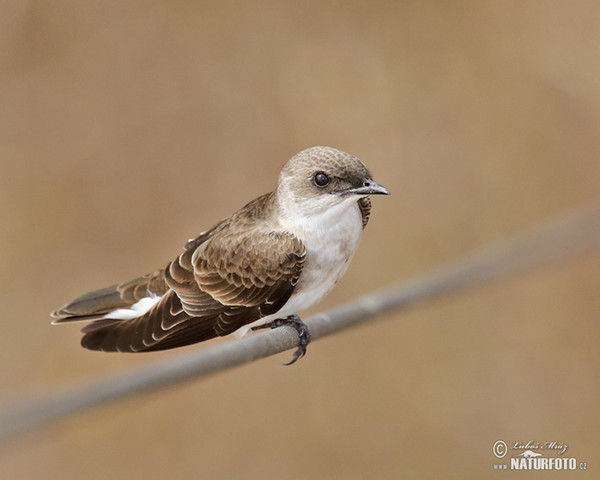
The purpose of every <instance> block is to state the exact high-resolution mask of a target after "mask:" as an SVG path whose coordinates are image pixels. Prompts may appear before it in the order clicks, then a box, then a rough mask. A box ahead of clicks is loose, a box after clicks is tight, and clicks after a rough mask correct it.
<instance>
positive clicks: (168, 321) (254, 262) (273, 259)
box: [82, 197, 306, 352]
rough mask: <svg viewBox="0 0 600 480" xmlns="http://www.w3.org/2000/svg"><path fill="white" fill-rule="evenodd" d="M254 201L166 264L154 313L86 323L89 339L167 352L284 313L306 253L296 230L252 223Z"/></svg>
mask: <svg viewBox="0 0 600 480" xmlns="http://www.w3.org/2000/svg"><path fill="white" fill-rule="evenodd" d="M261 200H264V199H263V198H262V197H261V198H260V199H258V200H257V202H258V201H261ZM254 206H255V205H254V204H253V203H252V204H249V205H248V206H246V207H245V209H243V210H242V211H240V212H238V213H237V214H235V215H234V216H232V217H230V218H229V219H228V220H227V221H226V222H222V223H221V224H219V225H218V227H217V228H214V229H213V230H212V231H211V235H210V236H207V237H205V238H203V239H202V241H191V242H189V243H188V245H187V246H186V250H185V251H184V252H183V253H182V254H181V255H180V256H179V257H178V258H177V259H176V260H175V261H173V262H171V263H170V264H169V265H168V267H167V269H166V270H164V281H165V284H166V285H167V286H168V288H169V291H168V292H167V293H166V294H165V295H163V297H162V298H161V300H160V301H159V302H158V303H157V304H156V305H154V306H153V307H152V308H151V309H150V310H149V311H148V312H146V313H145V314H144V315H142V316H139V317H137V318H134V319H131V320H112V319H100V320H96V321H95V322H93V323H92V324H90V325H88V326H86V327H85V328H84V329H83V332H84V333H85V335H84V337H83V339H82V345H83V346H84V347H86V348H90V349H93V350H105V351H133V352H139V351H151V350H163V349H168V348H175V347H179V346H183V345H188V344H191V343H196V342H200V341H204V340H208V339H210V338H213V337H215V336H222V335H227V334H229V333H231V332H233V331H235V330H237V329H238V328H240V327H241V326H243V325H246V324H249V323H252V322H254V321H256V320H258V319H260V318H262V317H264V316H266V315H270V314H272V313H276V312H277V311H278V310H279V309H280V308H281V307H282V306H283V305H284V304H285V303H286V302H287V300H288V299H289V298H290V296H291V295H292V292H293V291H294V288H295V286H296V283H297V282H298V278H299V277H300V273H301V271H302V266H303V263H304V258H305V255H306V251H305V249H304V246H303V245H302V243H301V242H300V241H299V240H298V239H297V238H296V237H294V236H293V235H291V234H287V233H275V232H262V233H261V232H260V230H259V229H257V228H251V227H256V226H257V224H260V217H258V216H257V214H256V209H255V208H253V207H254ZM257 230H258V232H257ZM199 238H200V237H199Z"/></svg>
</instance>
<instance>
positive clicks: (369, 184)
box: [339, 180, 390, 195]
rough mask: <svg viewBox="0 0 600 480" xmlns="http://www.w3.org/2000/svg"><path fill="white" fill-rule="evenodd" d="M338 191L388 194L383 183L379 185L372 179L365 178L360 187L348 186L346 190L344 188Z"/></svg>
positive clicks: (356, 193)
mask: <svg viewBox="0 0 600 480" xmlns="http://www.w3.org/2000/svg"><path fill="white" fill-rule="evenodd" d="M339 193H343V194H346V193H352V194H355V195H389V194H390V191H389V190H388V189H387V188H385V187H384V186H383V185H379V184H378V183H377V182H374V181H373V180H365V182H364V183H363V184H362V186H360V187H356V188H350V189H348V190H344V191H343V192H339Z"/></svg>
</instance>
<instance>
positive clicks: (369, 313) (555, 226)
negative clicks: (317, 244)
mask: <svg viewBox="0 0 600 480" xmlns="http://www.w3.org/2000/svg"><path fill="white" fill-rule="evenodd" d="M599 246H600V204H594V205H592V206H590V207H587V208H584V209H581V210H579V211H577V212H574V213H571V214H569V215H566V216H564V217H561V218H560V219H559V220H556V221H553V222H549V223H547V224H545V225H544V226H542V227H538V228H536V229H533V230H530V231H528V232H526V233H524V234H521V235H518V236H516V237H514V238H512V239H510V240H508V241H505V242H502V243H500V244H497V245H495V246H493V247H491V248H486V249H483V250H481V251H479V252H476V253H475V254H472V255H469V256H467V257H464V258H461V259H459V260H457V261H455V262H452V263H451V264H449V265H446V266H445V267H443V268H440V269H437V270H435V271H433V272H431V273H429V274H427V275H424V276H422V277H419V278H416V279H415V280H413V281H410V282H407V283H400V284H397V285H393V286H391V287H388V288H386V289H384V290H382V291H379V292H375V293H370V294H368V295H365V296H363V297H360V298H359V299H357V300H356V301H354V302H350V303H347V304H344V305H342V306H340V307H337V308H334V309H331V310H328V311H326V312H323V313H320V314H317V315H314V316H312V317H310V318H307V319H306V320H305V323H306V324H307V325H308V327H309V329H310V332H311V337H312V340H313V341H315V340H318V339H319V338H322V337H325V336H327V335H331V334H334V333H337V332H340V331H342V330H345V329H348V328H350V327H353V326H355V325H359V324H361V323H365V322H367V321H369V320H371V319H373V318H374V317H377V316H379V315H382V314H384V313H387V312H390V311H395V310H399V309H401V308H406V307H408V306H413V305H416V304H418V303H422V302H424V301H429V300H431V299H433V298H435V297H437V296H441V295H443V294H448V293H451V292H453V291H458V290H461V289H465V288H466V287H469V286H475V285H479V284H481V283H482V282H484V281H486V280H491V279H494V278H498V277H501V276H503V275H506V274H509V273H516V272H519V271H522V270H524V269H527V268H531V267H533V266H536V265H540V264H544V263H548V262H550V261H555V260H558V259H562V258H565V257H569V256H572V255H575V254H581V253H584V252H585V251H588V250H590V249H592V248H596V247H599ZM297 343H298V336H297V334H296V332H295V330H293V329H291V328H289V327H287V328H285V327H284V328H277V329H274V330H267V331H263V332H259V333H255V334H252V335H250V336H247V337H245V338H242V339H237V340H232V341H230V342H227V343H221V344H218V345H215V346H212V347H208V348H204V349H199V350H197V351H190V352H186V353H185V354H182V355H180V356H177V357H174V358H169V359H167V360H163V361H161V362H152V363H151V364H149V365H146V366H144V367H142V368H135V369H132V370H131V371H129V372H125V373H121V374H117V375H114V376H111V377H109V378H106V379H104V380H98V381H95V382H92V383H89V384H85V385H77V386H72V387H67V388H62V389H57V390H56V391H55V392H52V393H50V394H46V395H43V396H41V397H37V398H36V399H29V400H26V401H23V402H19V405H20V406H19V407H16V408H10V409H9V408H7V409H4V410H3V413H2V414H1V415H0V440H3V439H8V438H10V437H11V436H14V435H16V434H19V433H21V432H25V431H27V430H31V429H34V428H38V427H40V426H42V425H44V424H46V423H49V422H51V421H55V420H57V419H60V418H62V417H66V416H68V415H71V414H73V413H76V412H78V411H81V410H85V409H89V408H92V407H95V406H99V405H103V404H107V403H110V402H114V401H117V400H120V399H122V398H125V397H130V396H133V395H138V394H142V393H145V392H150V391H153V390H158V389H161V388H166V387H168V386H171V385H174V384H177V383H180V382H184V381H188V380H192V379H199V378H203V377H206V376H208V375H211V374H214V373H218V372H222V371H224V370H227V369H230V368H233V367H236V366H240V365H243V364H246V363H249V362H252V361H255V360H258V359H260V358H265V357H268V356H271V355H275V354H277V353H281V352H283V351H285V350H289V349H292V348H295V347H296V346H297Z"/></svg>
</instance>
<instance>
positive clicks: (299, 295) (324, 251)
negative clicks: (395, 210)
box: [51, 146, 390, 365]
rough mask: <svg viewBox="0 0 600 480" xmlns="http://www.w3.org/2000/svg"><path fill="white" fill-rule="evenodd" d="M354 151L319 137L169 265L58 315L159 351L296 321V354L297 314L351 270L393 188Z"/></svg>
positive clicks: (115, 341)
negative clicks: (272, 182)
mask: <svg viewBox="0 0 600 480" xmlns="http://www.w3.org/2000/svg"><path fill="white" fill-rule="evenodd" d="M389 194H390V192H389V191H388V190H387V189H386V188H385V187H383V186H382V185H380V184H378V183H376V182H375V181H374V180H373V178H372V176H371V173H370V172H369V170H368V169H367V167H366V166H365V165H364V164H363V163H362V162H361V161H360V160H359V159H358V158H357V157H355V156H353V155H350V154H348V153H346V152H344V151H342V150H338V149H336V148H333V147H327V146H316V147H311V148H307V149H305V150H302V151H301V152H299V153H297V154H296V155H294V156H293V157H292V158H291V159H290V160H289V161H288V162H287V163H286V164H285V165H284V166H283V168H282V170H281V172H280V175H279V180H278V184H277V188H276V189H275V190H273V191H271V192H270V193H267V194H265V195H262V196H260V197H258V198H256V199H254V200H252V201H251V202H249V203H248V204H246V205H245V206H244V207H242V208H241V209H240V210H238V211H237V212H235V213H233V214H232V215H230V216H229V217H227V218H224V219H223V220H221V221H220V222H218V223H217V224H215V225H214V226H212V227H211V228H210V229H208V230H206V231H204V232H202V233H200V234H199V235H198V236H197V237H195V238H192V239H190V240H189V241H188V242H187V244H185V247H184V248H183V251H182V252H181V254H180V255H179V256H178V257H176V258H175V259H174V260H173V261H171V262H169V263H168V264H167V265H166V266H165V267H163V268H159V269H158V270H155V271H153V272H151V273H148V274H146V275H143V276H140V277H137V278H134V279H133V280H129V281H126V282H122V283H118V284H115V285H111V286H109V287H106V288H102V289H100V290H95V291H92V292H89V293H86V294H83V295H81V296H79V297H77V298H75V299H74V300H73V301H71V302H69V303H67V304H66V305H64V306H63V307H61V308H59V309H58V310H56V311H55V312H53V313H52V314H51V316H52V317H53V319H54V320H53V322H52V323H53V324H64V323H70V322H73V321H85V322H87V324H86V325H85V326H84V327H83V328H82V330H81V332H82V333H83V337H82V339H81V345H82V346H83V347H85V348H86V349H89V350H100V351H105V352H152V351H158V350H166V349H172V348H176V347H182V346H186V345H190V344H194V343H198V342H203V341H205V340H210V339H212V338H215V337H221V336H224V335H228V334H231V333H234V332H236V331H241V330H244V329H245V330H248V329H252V330H256V329H260V328H277V327H280V326H284V325H287V326H290V327H292V328H294V329H295V330H296V331H297V332H298V336H299V341H298V347H297V349H296V350H295V352H294V354H293V358H292V360H291V361H290V362H289V363H287V364H286V365H289V364H292V363H294V362H295V361H296V360H297V359H298V358H301V357H303V356H304V355H305V354H306V346H307V345H308V343H309V342H310V332H309V330H308V327H307V326H306V324H305V323H304V322H303V321H302V320H301V319H300V317H299V316H298V312H300V311H302V310H305V309H307V308H309V307H311V306H313V305H315V304H316V303H318V302H319V301H320V300H322V299H323V298H324V297H325V296H326V295H327V294H328V293H329V292H330V291H331V290H332V289H333V287H334V285H335V284H336V283H337V281H338V280H339V279H340V278H341V277H342V275H344V273H345V272H346V270H347V269H348V266H349V264H350V261H351V260H352V257H353V256H354V253H355V252H356V250H357V248H358V245H359V242H360V239H361V236H362V231H363V229H364V228H365V227H366V226H367V223H368V221H369V217H370V214H371V199H370V196H371V195H389Z"/></svg>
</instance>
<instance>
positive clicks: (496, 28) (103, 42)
mask: <svg viewBox="0 0 600 480" xmlns="http://www.w3.org/2000/svg"><path fill="white" fill-rule="evenodd" d="M0 8H1V10H2V12H1V13H2V14H1V15H0V38H1V40H0V41H1V48H0V65H1V66H0V68H1V71H0V105H1V107H0V209H1V210H0V215H1V225H2V235H1V236H0V242H1V243H0V261H1V263H2V269H1V271H0V272H1V273H0V281H1V288H0V302H1V305H2V310H3V312H2V316H1V318H0V324H1V326H2V335H1V337H0V360H1V362H2V363H1V364H2V367H1V370H0V371H1V377H0V379H1V384H2V398H3V399H6V400H9V399H14V398H20V397H22V396H25V395H26V394H42V393H48V392H51V391H53V389H54V388H56V387H57V386H60V385H71V384H77V383H79V382H81V381H85V380H91V379H95V378H102V377H105V376H108V375H110V374H111V373H113V372H119V371H124V370H128V369H130V368H133V367H135V366H138V365H144V364H147V363H148V362H153V361H158V360H160V359H161V358H169V357H170V356H171V355H180V354H182V353H185V351H184V350H180V351H173V352H165V353H155V354H147V355H119V354H102V353H95V352H88V351H85V350H83V349H81V348H80V346H79V338H80V335H79V332H78V328H77V327H76V326H71V327H69V326H66V327H61V328H59V327H51V326H50V324H49V317H48V313H49V312H50V311H51V310H53V309H55V308H56V307H58V306H60V305H61V304H62V303H64V302H65V301H67V300H70V299H71V298H72V297H74V296H75V295H77V294H80V293H82V292H84V291H87V290H91V289H94V288H98V287H103V286H105V285H108V284H111V283H114V282H116V281H120V280H125V279H128V278H131V277H134V276H137V275H139V274H142V273H145V272H147V271H149V270H151V269H154V268H156V267H158V266H161V265H164V264H165V263H166V262H167V261H168V260H170V259H171V258H172V257H174V256H175V255H177V254H178V253H179V251H180V249H181V247H182V246H183V244H184V243H185V241H186V239H187V238H189V237H192V236H194V235H196V234H197V233H199V232H200V231H201V230H203V229H205V228H207V227H208V226H210V225H212V224H213V223H214V222H216V221H217V220H219V219H220V218H222V217H223V216H226V215H228V214H230V213H231V212H233V211H234V210H235V209H237V208H239V207H240V206H241V205H243V204H244V203H245V202H246V201H248V200H250V199H251V198H253V197H255V196H257V195H259V194H262V193H265V192H266V191H269V190H270V189H272V188H273V187H274V185H275V182H276V179H277V174H278V171H279V169H280V167H281V166H282V165H283V163H284V162H285V161H286V160H287V159H288V158H289V157H290V156H291V155H293V154H294V153H296V152H297V151H299V150H301V149H303V148H305V147H308V146H312V145H319V144H326V145H332V146H336V147H338V148H342V149H344V150H346V151H348V152H351V153H353V154H355V155H357V156H359V157H360V158H361V159H362V160H363V161H364V162H365V163H366V164H367V165H368V166H369V168H370V169H371V171H372V172H373V174H374V177H375V179H376V180H378V181H380V182H381V183H383V184H384V185H386V186H387V187H388V188H389V189H390V190H391V191H392V196H391V197H388V198H375V199H374V209H373V216H372V219H371V223H370V225H369V227H368V228H367V230H366V231H365V235H364V238H363V243H362V246H361V249H360V250H359V252H358V254H357V256H356V258H355V260H354V263H353V265H352V267H351V268H350V270H349V272H348V273H347V275H346V277H345V278H344V279H343V281H342V282H341V283H340V284H339V286H338V288H337V289H336V290H335V291H334V292H333V293H332V294H331V295H330V296H329V297H328V298H327V300H326V301H325V302H324V303H323V304H322V305H321V306H320V307H319V308H326V307H331V306H334V305H337V304H340V303H342V302H344V301H347V300H349V299H352V298H354V297H356V296H357V295H360V294H361V293H363V292H367V291H370V290H373V289H376V288H379V287H383V286H386V285H388V284H390V283H392V282H396V281H399V280H408V279H410V278H412V277H414V276H415V275H417V274H420V273H423V272H425V271H427V270H429V269H432V268H435V267H436V266H439V265H441V264H443V263H444V262H446V261H449V260H452V259H455V258H457V257H459V256H460V255H463V254H466V253H468V252H470V251H472V250H474V249H476V248H479V247H482V246H485V245H487V244H489V243H492V242H494V241H497V240H499V239H502V238H505V237H508V236H510V235H512V234H514V233H516V232H519V231H520V230H521V229H525V228H527V227H529V226H531V225H534V224H536V223H540V222H543V221H544V220H545V219H550V218H553V217H554V216H556V215H559V214H561V213H563V212H565V211H568V210H570V209H572V208H575V207H577V206H580V205H583V204H585V203H587V202H590V201H593V200H594V199H597V198H598V197H599V196H600V187H599V186H600V166H599V162H598V152H599V150H600V135H599V133H600V131H599V130H600V129H599V127H600V80H599V79H600V61H599V59H600V4H599V3H598V2H595V1H593V0H581V1H572V2H558V1H556V2H554V1H538V2H535V1H504V2H462V1H461V2H442V1H420V2H417V1H406V2H391V1H390V2H354V1H339V2H270V1H259V2H230V1H220V2H193V1H183V0H182V1H170V2H167V1H146V2H142V1H133V0H132V1H127V2H121V1H113V0H106V1H103V2H47V1H38V2H31V1H25V0H8V1H5V2H3V3H2V7H0ZM599 269H600V254H598V253H595V254H589V255H586V256H582V257H579V258H577V259H571V260H569V261H564V262H561V263H557V264H554V265H552V266H549V267H544V268H542V269H538V270H535V271H532V272H528V273H527V274H523V275H520V276H515V277H511V278H508V279H505V280H502V281H499V282H494V283H492V284H489V285H485V286H482V287H479V288H475V289H470V290H469V291H465V292H462V293H460V294H455V295H452V296H451V297H447V298H444V299H441V300H437V301H435V302H432V303H431V304H430V305H427V306H420V307H419V308H416V309H414V310H410V311H407V312H403V313H402V314H398V315H390V316H389V317H388V318H386V319H385V321H381V322H379V323H374V324H371V325H369V326H365V327H362V328H358V329H355V330H353V331H349V332H347V333H344V334H341V335H337V336H335V337H333V338H328V339H326V340H323V341H319V342H317V343H315V344H313V345H311V347H310V348H309V354H308V357H307V358H305V359H303V360H302V361H300V362H299V363H298V364H297V365H295V366H294V367H292V368H284V367H282V366H281V363H283V362H284V361H286V360H287V359H288V358H289V355H290V354H289V353H286V354H285V355H282V356H280V357H277V358H271V359H267V360H264V361H261V362H257V363H255V364H252V365H249V366H246V367H243V368H239V369H237V370H234V371H231V372H227V373H224V374H221V375H218V376H215V377H212V378H210V379H208V380H206V381H202V382H195V383H190V384H187V385H184V386H178V387H175V388H171V389H169V390H166V391H162V392H158V393H154V394H151V395H147V396H144V397H140V398H135V399H131V400H127V401H124V402H121V403H118V404H114V405H110V406H106V407H102V408H99V409H97V410H94V411H90V412H86V413H81V414H78V415H76V416H74V417H72V418H70V419H68V420H66V421H61V422H58V423H55V424H53V425H50V426H47V427H45V428H43V429H40V430H38V431H35V432H32V433H28V434H26V435H23V436H21V437H19V438H17V439H14V440H12V441H10V442H8V443H5V444H3V445H1V446H0V465H1V471H2V474H1V475H2V478H7V479H17V478H18V479H20V478H27V479H31V478H44V479H63V480H65V479H82V478H85V479H105V478H115V479H121V478H145V479H163V478H190V479H191V478H210V479H230V478H233V479H236V478H264V479H276V478H286V479H304V478H347V479H362V478H382V479H383V478H385V479H388V478H389V479H393V478H494V475H496V476H497V478H507V477H509V476H510V473H508V472H494V471H493V469H492V465H493V464H494V463H495V457H494V456H493V455H492V450H491V448H492V444H493V443H494V442H495V441H496V440H498V439H503V440H505V441H507V442H508V443H510V442H514V441H524V442H526V441H528V440H530V439H534V440H537V441H542V442H543V441H557V442H564V443H567V444H568V445H569V450H568V452H567V456H574V457H577V458H578V459H582V460H586V461H588V463H589V468H590V470H589V471H588V472H587V473H588V474H589V475H590V476H588V475H586V474H585V473H583V472H578V473H577V475H578V477H577V478H584V477H585V478H590V477H591V476H594V475H597V472H598V469H599V468H600V454H599V453H598V452H599V447H600V433H599V432H600V428H599V427H600V411H599V408H598V405H599V404H600V380H599V379H598V371H599V368H600V350H599V349H598V342H599V333H600V325H599V324H600V318H599V317H600V316H599V312H600V296H599V295H598V284H599V282H598V278H599V271H600V270H599ZM189 348H204V346H203V345H197V346H193V347H189ZM594 471H595V472H596V473H595V474H594V473H593V472H594ZM547 475H548V474H547V473H546V472H541V473H540V475H539V476H538V475H536V474H535V473H533V472H527V475H526V476H527V477H528V478H547ZM596 478H597V477H596Z"/></svg>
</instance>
